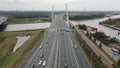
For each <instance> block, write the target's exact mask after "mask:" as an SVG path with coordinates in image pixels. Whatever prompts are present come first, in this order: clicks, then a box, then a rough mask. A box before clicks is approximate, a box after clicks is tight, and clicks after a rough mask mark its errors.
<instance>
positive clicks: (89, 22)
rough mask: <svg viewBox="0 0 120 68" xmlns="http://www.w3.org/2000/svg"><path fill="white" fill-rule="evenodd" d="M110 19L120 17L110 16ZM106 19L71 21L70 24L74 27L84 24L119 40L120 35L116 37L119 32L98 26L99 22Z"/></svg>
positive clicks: (119, 16)
mask: <svg viewBox="0 0 120 68" xmlns="http://www.w3.org/2000/svg"><path fill="white" fill-rule="evenodd" d="M110 18H112V19H114V18H120V15H115V16H111V17H110ZM106 19H108V17H104V18H99V19H92V20H83V21H72V23H73V24H74V25H78V24H85V25H87V26H92V27H95V28H98V31H103V32H104V33H105V34H106V35H107V36H111V37H116V38H117V39H119V40H120V35H117V34H118V32H119V31H118V30H114V29H111V28H108V27H105V26H102V25H99V22H100V21H104V20H106Z"/></svg>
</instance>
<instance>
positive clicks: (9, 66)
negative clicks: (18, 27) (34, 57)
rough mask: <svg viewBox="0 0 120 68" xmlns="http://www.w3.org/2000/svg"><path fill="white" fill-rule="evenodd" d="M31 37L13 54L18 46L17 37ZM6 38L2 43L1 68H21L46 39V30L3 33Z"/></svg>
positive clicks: (0, 48)
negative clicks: (16, 45)
mask: <svg viewBox="0 0 120 68" xmlns="http://www.w3.org/2000/svg"><path fill="white" fill-rule="evenodd" d="M25 35H29V36H31V37H30V38H29V39H28V40H27V41H26V42H25V43H24V44H23V46H21V47H20V48H19V49H17V51H16V52H15V53H14V54H12V51H13V48H14V46H15V44H16V41H17V39H16V36H25ZM0 37H4V39H3V40H1V42H0V68H19V67H20V65H21V64H22V63H23V62H24V61H25V59H27V58H28V57H29V56H30V55H31V54H32V52H33V51H34V50H35V49H36V48H37V47H38V44H40V42H41V40H42V39H43V38H44V30H34V31H18V32H1V33H0Z"/></svg>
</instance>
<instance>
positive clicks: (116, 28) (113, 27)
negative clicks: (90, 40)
mask: <svg viewBox="0 0 120 68" xmlns="http://www.w3.org/2000/svg"><path fill="white" fill-rule="evenodd" d="M101 25H103V26H106V27H109V28H112V29H115V30H118V31H120V28H118V27H115V26H111V25H108V24H101Z"/></svg>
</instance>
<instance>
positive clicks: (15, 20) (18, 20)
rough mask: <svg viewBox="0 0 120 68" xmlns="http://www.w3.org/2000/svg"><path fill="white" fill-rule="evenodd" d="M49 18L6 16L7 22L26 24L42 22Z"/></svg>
mask: <svg viewBox="0 0 120 68" xmlns="http://www.w3.org/2000/svg"><path fill="white" fill-rule="evenodd" d="M49 21H50V18H47V17H42V18H14V17H8V20H7V24H26V23H43V22H49Z"/></svg>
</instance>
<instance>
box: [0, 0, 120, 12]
mask: <svg viewBox="0 0 120 68" xmlns="http://www.w3.org/2000/svg"><path fill="white" fill-rule="evenodd" d="M65 3H67V4H68V7H69V10H73V11H83V10H84V7H86V11H109V10H110V11H120V0H0V10H37V11H46V10H47V11H50V10H51V9H52V8H51V7H52V5H53V4H54V6H55V10H57V11H59V10H65Z"/></svg>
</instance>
